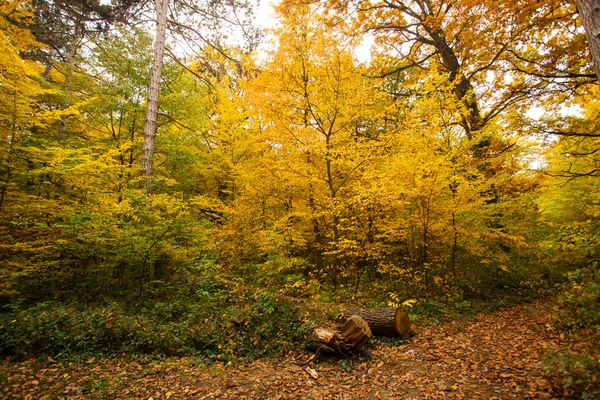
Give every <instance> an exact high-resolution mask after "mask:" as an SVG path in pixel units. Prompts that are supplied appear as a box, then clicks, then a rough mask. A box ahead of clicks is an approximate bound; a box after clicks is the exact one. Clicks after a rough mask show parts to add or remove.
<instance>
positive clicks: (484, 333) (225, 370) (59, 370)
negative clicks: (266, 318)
mask: <svg viewBox="0 0 600 400" xmlns="http://www.w3.org/2000/svg"><path fill="white" fill-rule="evenodd" d="M551 322H552V321H551V315H550V307H549V303H547V302H537V303H533V304H528V305H521V306H517V307H515V308H512V309H506V310H502V311H498V312H495V313H491V314H486V315H480V316H478V317H476V318H475V319H473V320H460V321H454V322H450V323H446V324H443V325H427V326H419V325H418V324H417V325H416V326H415V330H416V331H417V334H418V336H417V337H415V338H413V339H412V341H411V343H410V344H405V345H400V346H397V347H390V346H387V345H384V344H381V343H378V344H377V345H375V346H373V347H371V348H369V349H368V353H367V355H365V356H363V357H362V358H361V359H355V360H352V361H350V360H345V361H337V360H335V359H331V360H327V361H322V362H319V363H311V364H310V367H311V368H314V370H315V371H316V373H317V374H318V378H317V379H314V378H313V377H311V376H310V374H309V372H308V371H307V366H306V365H303V363H302V362H301V361H300V360H307V359H308V354H304V353H300V354H295V355H290V356H288V357H286V358H283V359H279V360H274V359H261V360H257V361H255V362H252V363H249V364H246V365H240V366H235V367H226V366H222V365H213V366H206V365H203V364H197V363H195V362H194V361H193V360H192V359H189V358H169V359H166V360H138V361H132V360H130V359H129V360H127V361H124V360H123V359H121V360H119V359H94V358H90V359H89V360H87V361H84V362H82V363H66V362H63V363H59V362H53V360H50V361H44V362H39V361H37V362H36V361H26V362H20V363H15V362H9V361H3V362H2V363H1V364H0V375H1V376H0V387H1V388H2V390H1V391H0V398H6V399H9V398H10V399H13V398H31V399H42V398H85V399H94V398H98V399H100V398H107V399H108V398H111V399H112V398H122V399H129V398H132V399H133V398H136V399H138V398H143V399H149V398H152V399H155V400H156V399H186V398H194V399H453V398H464V399H528V398H531V399H541V398H564V397H565V394H564V392H563V390H562V389H561V386H560V382H561V375H560V372H559V371H557V370H556V368H553V367H552V365H549V364H547V363H544V358H545V357H547V356H548V354H550V353H551V352H556V351H558V350H559V349H563V350H564V349H567V348H569V349H571V350H572V351H574V352H579V351H582V350H585V348H586V346H587V345H586V342H585V341H584V340H583V339H577V338H574V337H569V336H565V335H564V334H561V333H558V332H556V331H555V330H554V329H552V328H551Z"/></svg>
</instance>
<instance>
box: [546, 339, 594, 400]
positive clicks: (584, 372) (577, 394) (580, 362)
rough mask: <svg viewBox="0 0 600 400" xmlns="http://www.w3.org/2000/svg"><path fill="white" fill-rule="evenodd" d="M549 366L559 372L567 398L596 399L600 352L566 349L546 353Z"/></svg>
mask: <svg viewBox="0 0 600 400" xmlns="http://www.w3.org/2000/svg"><path fill="white" fill-rule="evenodd" d="M546 363H547V364H548V365H549V367H546V368H552V369H554V370H555V371H558V372H559V373H560V374H561V386H562V388H563V390H564V394H565V396H567V397H569V398H581V399H597V398H598V397H600V381H599V380H598V377H599V376H600V354H599V353H598V352H597V350H596V351H595V352H594V353H588V352H582V353H579V354H574V353H571V352H568V351H562V352H559V353H549V354H547V355H546Z"/></svg>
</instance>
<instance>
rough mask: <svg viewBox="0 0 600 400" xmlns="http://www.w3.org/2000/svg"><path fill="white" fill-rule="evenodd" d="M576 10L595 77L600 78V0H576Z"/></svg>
mask: <svg viewBox="0 0 600 400" xmlns="http://www.w3.org/2000/svg"><path fill="white" fill-rule="evenodd" d="M577 11H578V12H579V17H580V18H581V22H582V23H583V28H584V29H585V34H586V36H587V39H588V44H589V47H590V52H591V53H592V61H593V62H594V69H595V70H596V77H598V78H600V0H577Z"/></svg>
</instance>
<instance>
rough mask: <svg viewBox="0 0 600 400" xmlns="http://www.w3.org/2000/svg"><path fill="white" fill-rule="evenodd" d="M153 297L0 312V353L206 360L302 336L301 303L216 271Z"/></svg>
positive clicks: (259, 350)
mask: <svg viewBox="0 0 600 400" xmlns="http://www.w3.org/2000/svg"><path fill="white" fill-rule="evenodd" d="M152 295H153V296H157V297H158V299H154V300H151V299H147V300H145V301H143V302H134V303H129V304H125V303H118V302H115V301H108V302H106V303H105V304H94V305H89V306H84V305H83V304H79V305H77V304H66V303H57V302H44V303H39V304H37V305H36V306H34V307H31V308H28V309H25V308H22V307H21V306H20V304H17V303H16V304H13V305H11V307H10V308H11V311H10V312H8V313H5V314H2V315H0V342H1V343H2V344H1V345H0V353H1V354H3V355H13V356H16V357H19V358H21V357H31V356H47V355H57V354H63V355H69V354H70V355H77V354H87V353H121V352H126V353H128V354H132V355H133V354H155V355H197V356H202V357H204V358H205V359H206V360H208V361H210V360H213V361H216V360H219V361H223V362H230V361H234V360H236V359H238V358H249V359H252V358H256V357H259V356H262V355H269V354H280V353H286V352H288V351H290V350H292V349H294V348H297V347H298V346H299V345H301V344H302V342H303V337H304V335H303V334H304V330H305V329H306V326H303V325H302V324H301V322H300V320H299V311H300V310H299V309H298V307H297V306H296V305H294V304H293V303H292V302H291V301H289V300H286V299H284V298H281V297H279V296H275V295H271V294H268V293H264V294H260V293H254V294H250V293H249V292H244V291H241V290H240V286H239V285H238V284H234V283H231V282H227V281H224V280H222V279H221V278H218V277H216V276H214V275H212V276H211V275H210V274H208V275H206V276H203V277H201V279H199V280H197V281H196V283H194V284H190V285H188V286H184V287H180V288H179V289H177V290H176V289H175V288H174V287H160V286H159V287H155V288H154V291H153V293H152Z"/></svg>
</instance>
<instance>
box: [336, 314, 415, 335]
mask: <svg viewBox="0 0 600 400" xmlns="http://www.w3.org/2000/svg"><path fill="white" fill-rule="evenodd" d="M342 313H343V315H344V317H349V316H352V315H357V316H360V317H361V318H362V319H364V320H365V321H366V322H367V323H368V324H369V327H370V328H371V332H372V333H373V336H386V337H401V338H404V339H408V338H410V337H412V336H414V332H413V330H412V329H411V325H410V319H409V318H408V313H407V312H406V311H405V310H404V309H402V308H393V307H392V308H363V309H360V308H346V309H344V310H343V311H342Z"/></svg>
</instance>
